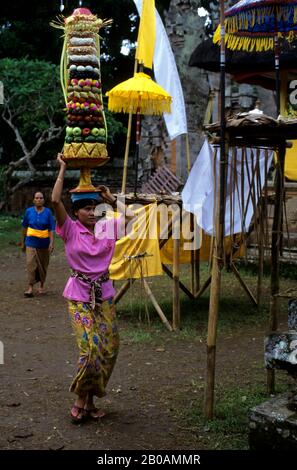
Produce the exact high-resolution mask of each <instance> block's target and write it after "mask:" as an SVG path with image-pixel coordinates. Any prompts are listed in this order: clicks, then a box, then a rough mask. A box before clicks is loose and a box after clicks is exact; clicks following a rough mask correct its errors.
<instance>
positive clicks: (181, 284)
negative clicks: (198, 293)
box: [162, 263, 195, 300]
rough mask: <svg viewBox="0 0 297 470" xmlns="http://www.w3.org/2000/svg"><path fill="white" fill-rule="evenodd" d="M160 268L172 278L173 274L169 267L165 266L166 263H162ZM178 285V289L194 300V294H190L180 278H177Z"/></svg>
mask: <svg viewBox="0 0 297 470" xmlns="http://www.w3.org/2000/svg"><path fill="white" fill-rule="evenodd" d="M162 269H163V271H164V272H165V273H166V274H167V275H168V276H169V277H170V279H173V274H172V272H171V271H170V269H169V268H167V266H166V264H163V263H162ZM178 284H179V287H180V289H181V290H182V291H183V292H184V293H185V294H186V295H187V296H188V297H189V298H190V299H191V300H194V299H195V297H194V295H193V294H192V292H191V291H189V289H187V287H186V286H185V285H184V284H183V283H182V282H181V280H180V279H179V282H178Z"/></svg>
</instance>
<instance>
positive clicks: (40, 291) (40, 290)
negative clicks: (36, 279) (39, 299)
mask: <svg viewBox="0 0 297 470" xmlns="http://www.w3.org/2000/svg"><path fill="white" fill-rule="evenodd" d="M37 292H38V294H39V295H45V294H46V290H45V288H44V287H39V289H38V290H37Z"/></svg>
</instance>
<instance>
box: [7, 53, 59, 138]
mask: <svg viewBox="0 0 297 470" xmlns="http://www.w3.org/2000/svg"><path fill="white" fill-rule="evenodd" d="M0 69H1V79H2V81H3V84H4V99H5V102H6V103H7V104H8V106H9V109H10V110H11V112H12V114H13V115H14V123H15V125H17V127H19V130H20V133H21V135H22V137H23V138H25V139H26V137H28V136H31V135H32V134H34V135H35V136H37V135H38V134H40V133H41V132H42V131H43V130H46V129H47V128H48V127H49V119H53V120H55V119H57V118H58V117H59V115H60V116H61V112H62V109H63V99H62V92H61V87H60V80H59V69H58V67H57V66H56V65H54V64H51V63H49V62H45V61H41V60H29V59H26V58H24V59H19V60H17V59H2V60H0Z"/></svg>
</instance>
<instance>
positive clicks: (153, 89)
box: [107, 72, 172, 115]
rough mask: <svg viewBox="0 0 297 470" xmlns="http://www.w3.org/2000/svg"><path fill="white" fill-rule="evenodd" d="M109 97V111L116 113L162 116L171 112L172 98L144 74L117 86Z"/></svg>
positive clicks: (109, 93)
mask: <svg viewBox="0 0 297 470" xmlns="http://www.w3.org/2000/svg"><path fill="white" fill-rule="evenodd" d="M107 96H108V98H109V99H108V109H110V111H114V112H115V113H119V112H123V113H129V112H132V113H133V114H136V113H137V112H139V113H140V114H157V115H160V114H162V113H170V112H171V109H170V106H171V102H172V98H171V96H170V95H169V94H168V93H167V91H165V90H164V89H163V88H162V87H161V86H160V85H158V84H157V83H156V82H154V81H153V80H152V79H151V77H150V76H149V75H146V74H145V73H143V72H138V73H135V74H134V77H132V78H129V80H126V81H125V82H122V83H120V84H119V85H116V86H115V87H114V88H112V90H110V91H109V92H108V93H107Z"/></svg>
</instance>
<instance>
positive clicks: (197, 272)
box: [194, 248, 200, 292]
mask: <svg viewBox="0 0 297 470" xmlns="http://www.w3.org/2000/svg"><path fill="white" fill-rule="evenodd" d="M194 267H195V270H194V271H195V292H198V291H199V289H200V248H199V249H198V250H195V255H194Z"/></svg>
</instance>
